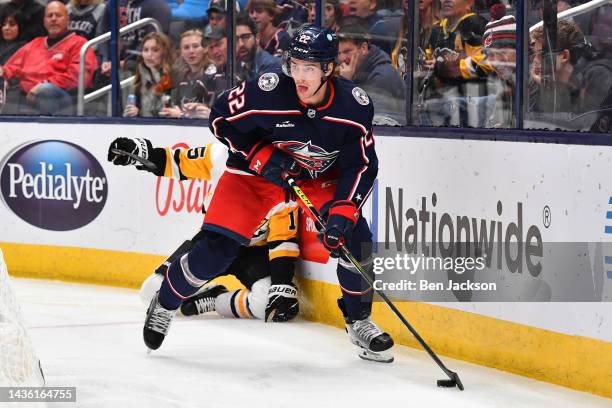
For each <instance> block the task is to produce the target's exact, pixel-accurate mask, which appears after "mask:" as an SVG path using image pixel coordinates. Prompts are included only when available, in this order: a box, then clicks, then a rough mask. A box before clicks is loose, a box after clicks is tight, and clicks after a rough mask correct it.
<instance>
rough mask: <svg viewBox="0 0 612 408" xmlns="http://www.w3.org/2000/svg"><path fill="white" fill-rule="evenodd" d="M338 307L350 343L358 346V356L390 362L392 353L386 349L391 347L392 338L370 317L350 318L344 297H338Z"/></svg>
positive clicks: (380, 361)
mask: <svg viewBox="0 0 612 408" xmlns="http://www.w3.org/2000/svg"><path fill="white" fill-rule="evenodd" d="M338 308H339V309H340V311H341V312H342V316H343V317H344V323H345V326H346V332H347V333H348V335H349V339H350V341H351V343H353V344H354V345H356V346H357V347H359V348H360V351H359V358H361V359H363V360H369V361H377V362H379V363H392V362H393V354H392V353H391V352H390V351H388V350H389V349H390V348H391V347H393V339H392V338H391V336H390V335H389V334H387V333H385V332H383V331H382V330H380V328H379V327H378V326H377V325H376V323H374V322H373V321H372V320H371V319H370V317H369V316H368V317H366V318H364V319H361V320H351V319H349V317H348V314H347V312H346V307H345V305H344V299H342V298H339V299H338Z"/></svg>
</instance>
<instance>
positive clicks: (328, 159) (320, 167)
mask: <svg viewBox="0 0 612 408" xmlns="http://www.w3.org/2000/svg"><path fill="white" fill-rule="evenodd" d="M274 145H275V146H276V147H277V148H279V149H281V150H282V151H284V152H285V153H287V154H289V155H290V156H291V157H293V158H294V159H295V161H297V162H298V163H299V164H300V166H301V167H303V168H305V169H307V170H308V173H309V174H310V177H312V178H316V177H317V175H318V174H319V173H323V172H324V171H325V170H327V169H329V168H330V167H331V166H332V165H333V164H334V162H335V161H336V159H337V158H338V154H339V153H340V152H339V151H337V150H335V151H333V152H327V151H325V149H323V148H322V147H319V146H317V145H313V144H312V142H311V141H310V140H309V141H308V142H298V141H295V140H289V141H286V142H274Z"/></svg>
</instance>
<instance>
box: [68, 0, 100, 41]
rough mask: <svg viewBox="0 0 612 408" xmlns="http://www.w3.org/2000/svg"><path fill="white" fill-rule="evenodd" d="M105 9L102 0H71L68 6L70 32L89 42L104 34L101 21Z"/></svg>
mask: <svg viewBox="0 0 612 408" xmlns="http://www.w3.org/2000/svg"><path fill="white" fill-rule="evenodd" d="M105 8H106V5H105V4H104V2H103V1H102V0H70V2H69V3H68V4H67V5H66V9H68V16H69V17H70V25H69V26H68V30H69V31H72V32H74V33H77V34H78V35H80V36H82V37H85V38H87V39H88V40H91V39H92V38H94V37H97V36H99V35H101V34H104V32H103V31H102V24H100V21H101V20H102V17H103V16H104V9H105Z"/></svg>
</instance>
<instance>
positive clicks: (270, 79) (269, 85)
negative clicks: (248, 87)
mask: <svg viewBox="0 0 612 408" xmlns="http://www.w3.org/2000/svg"><path fill="white" fill-rule="evenodd" d="M278 81H279V79H278V75H277V74H276V73H274V72H267V73H265V74H263V75H262V76H260V77H259V81H258V82H257V85H259V88H260V89H261V90H262V91H271V90H273V89H274V88H276V85H278Z"/></svg>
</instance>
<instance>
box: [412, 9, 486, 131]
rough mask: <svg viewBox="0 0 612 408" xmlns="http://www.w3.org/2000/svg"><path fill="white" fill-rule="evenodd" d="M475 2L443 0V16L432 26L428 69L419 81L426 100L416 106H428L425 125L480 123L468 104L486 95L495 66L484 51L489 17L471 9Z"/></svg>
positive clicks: (418, 107) (424, 107) (428, 48)
mask: <svg viewBox="0 0 612 408" xmlns="http://www.w3.org/2000/svg"><path fill="white" fill-rule="evenodd" d="M473 5H474V1H473V0H442V3H441V11H440V15H441V17H442V20H441V21H440V23H439V24H437V25H435V26H434V27H433V28H432V31H431V36H430V38H429V42H428V44H427V48H426V49H425V56H426V60H425V62H424V64H423V67H424V68H425V69H426V70H427V71H428V73H427V74H426V75H425V77H424V78H423V80H422V81H421V83H420V84H419V85H418V89H419V93H420V95H419V98H418V99H419V100H424V101H426V102H425V105H421V104H420V103H417V109H419V110H420V109H424V110H425V113H424V115H419V117H420V120H421V124H423V125H444V126H450V125H459V126H463V127H465V126H477V123H475V122H474V120H473V118H470V117H469V111H468V109H467V108H468V106H467V105H466V104H467V103H468V101H469V100H470V98H471V97H476V98H477V97H482V96H485V95H486V87H485V86H484V85H485V83H486V77H487V75H488V74H490V73H492V72H493V68H492V67H491V66H490V65H489V64H487V61H486V58H485V56H484V54H483V53H482V35H483V34H484V31H485V26H486V25H487V20H486V19H485V18H483V17H481V16H478V15H476V14H474V13H473V12H472V7H473ZM468 84H473V85H479V86H476V87H468ZM457 107H458V109H456V108H457Z"/></svg>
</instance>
